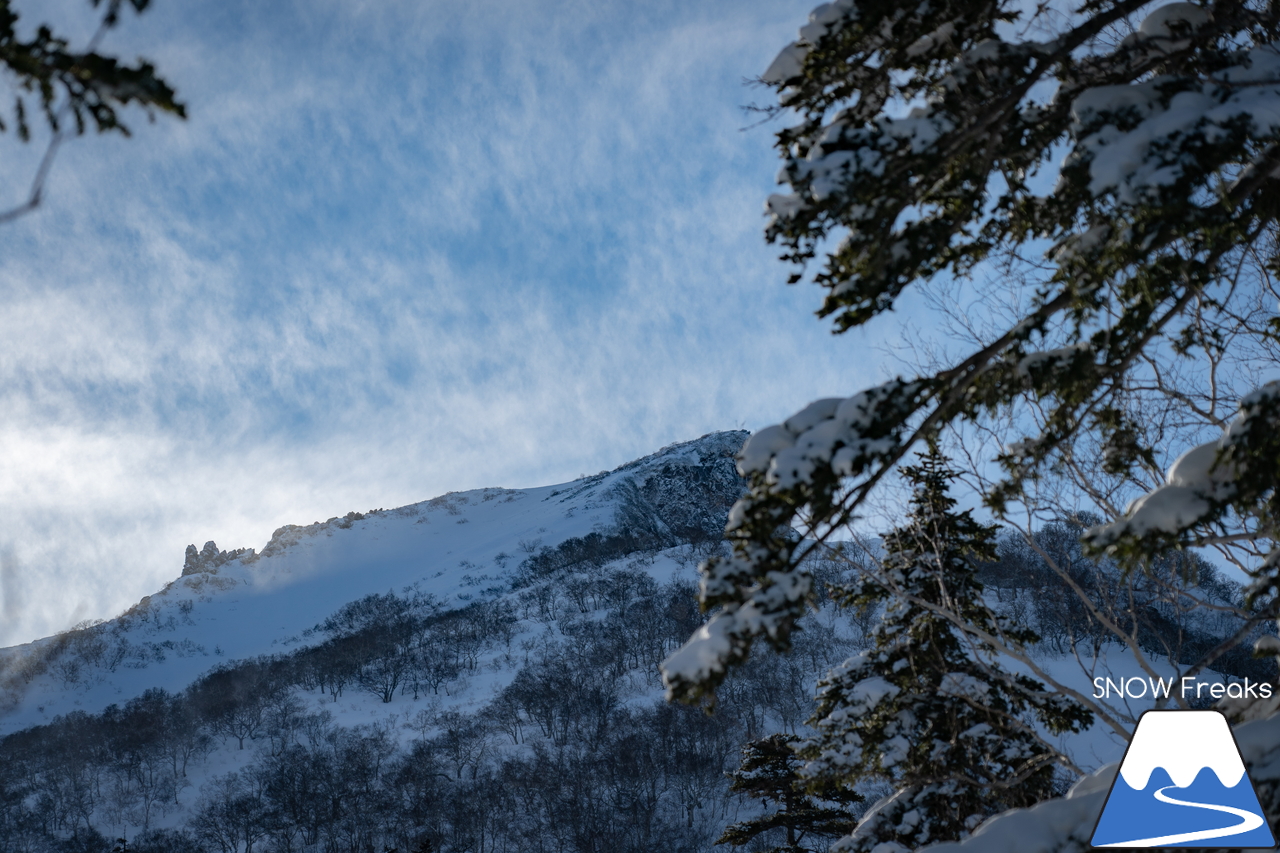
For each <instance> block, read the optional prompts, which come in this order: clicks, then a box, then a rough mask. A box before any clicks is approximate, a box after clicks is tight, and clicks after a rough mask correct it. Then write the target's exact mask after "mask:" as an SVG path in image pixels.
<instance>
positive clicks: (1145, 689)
mask: <svg viewBox="0 0 1280 853" xmlns="http://www.w3.org/2000/svg"><path fill="white" fill-rule="evenodd" d="M1175 684H1176V685H1177V687H1178V692H1179V693H1180V694H1181V696H1182V698H1183V699H1221V698H1222V697H1224V696H1227V697H1230V698H1232V699H1243V698H1249V699H1270V698H1271V689H1272V686H1271V685H1270V684H1260V683H1258V682H1256V681H1250V680H1249V679H1248V678H1246V679H1244V680H1243V681H1231V682H1227V683H1223V682H1220V681H1197V680H1196V679H1195V678H1194V677H1193V676H1190V675H1187V676H1184V677H1183V678H1181V679H1174V678H1153V677H1151V676H1139V675H1135V676H1133V677H1131V678H1104V677H1102V676H1098V677H1097V678H1095V679H1094V680H1093V698H1094V699H1110V698H1112V697H1115V698H1119V699H1144V698H1150V699H1168V698H1169V696H1170V694H1171V693H1172V692H1173V689H1174V685H1175Z"/></svg>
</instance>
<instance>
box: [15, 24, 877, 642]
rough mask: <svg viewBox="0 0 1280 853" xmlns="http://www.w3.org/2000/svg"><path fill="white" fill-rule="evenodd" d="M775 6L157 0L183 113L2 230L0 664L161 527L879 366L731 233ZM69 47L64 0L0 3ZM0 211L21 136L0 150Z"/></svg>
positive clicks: (750, 232)
mask: <svg viewBox="0 0 1280 853" xmlns="http://www.w3.org/2000/svg"><path fill="white" fill-rule="evenodd" d="M811 5H812V0H802V2H789V0H771V2H742V1H741V0H739V2H727V0H725V2H720V0H705V1H704V2H699V3H693V4H691V3H677V2H645V3H634V2H631V3H616V2H593V3H581V2H542V0H522V2H497V0H489V2H483V0H482V2H421V0H413V1H412V2H398V0H380V2H377V3H374V2H360V0H307V2H283V1H282V2H272V3H252V2H234V0H232V1H231V2H227V0H218V2H207V1H206V0H197V2H184V3H178V2H175V0H155V2H154V8H153V9H151V10H150V11H148V12H147V13H146V14H145V15H143V16H142V17H140V18H138V17H135V16H132V15H128V16H126V19H125V21H124V22H123V24H122V25H121V27H120V28H119V29H118V30H117V31H115V32H113V33H112V34H111V35H110V36H109V38H108V40H107V42H106V43H105V45H104V49H106V50H108V51H111V52H116V53H118V54H120V55H123V56H125V57H132V56H135V55H138V54H142V55H145V56H147V57H148V58H150V59H153V60H154V61H155V62H156V64H157V65H158V66H159V68H160V69H161V70H162V72H163V73H164V74H165V75H166V76H167V77H168V78H169V80H170V81H171V82H172V83H173V84H174V85H175V86H176V87H177V89H178V91H179V94H180V96H181V98H182V99H183V100H184V101H185V102H186V103H187V105H188V109H189V113H190V119H189V120H188V121H187V122H185V123H179V122H176V121H172V120H164V119H162V120H160V121H158V122H157V123H155V124H148V123H147V122H146V120H145V119H144V118H142V117H140V116H134V117H133V118H134V121H133V122H132V124H133V127H134V130H135V134H134V138H133V139H129V140H125V139H118V138H114V137H106V138H83V139H78V140H75V141H74V142H72V143H71V144H68V145H67V146H66V147H65V148H64V149H63V152H62V154H61V155H60V157H59V159H58V161H57V163H56V166H55V168H54V171H53V174H52V177H51V179H50V181H49V185H48V189H47V202H46V204H45V205H44V206H42V208H41V209H40V210H39V211H37V212H36V213H35V214H33V215H31V216H29V217H27V218H25V219H23V220H21V221H19V222H17V223H15V224H11V225H8V226H4V227H3V230H0V247H2V248H0V294H2V295H3V300H4V305H5V311H4V312H3V313H2V314H0V324H2V328H0V379H2V381H0V437H2V438H3V440H2V441H0V470H2V471H3V474H2V475H0V512H2V513H3V517H4V518H5V524H4V525H3V527H0V645H8V644H12V643H16V642H23V641H26V640H29V639H32V638H34V637H37V636H40V635H44V634H48V633H50V632H52V631H55V630H59V629H62V628H66V627H68V626H70V625H71V624H73V623H75V622H77V621H79V620H81V619H87V618H102V617H109V616H111V615H114V614H115V613H117V612H119V611H120V610H121V609H123V608H124V607H127V606H128V605H130V604H132V603H133V602H135V601H137V600H138V598H140V597H141V596H142V595H145V594H148V593H150V592H153V591H155V590H156V589H158V588H159V587H160V586H161V585H162V584H163V583H164V582H166V581H167V580H170V579H172V578H173V577H175V576H176V575H177V574H178V573H179V572H180V570H181V564H182V552H183V549H184V548H185V546H186V545H187V544H188V543H195V544H196V545H197V546H199V545H201V544H202V543H203V542H204V541H205V540H207V539H214V540H216V541H217V542H218V544H219V546H220V547H223V548H230V547H241V546H252V547H258V548H260V547H261V546H262V545H263V544H264V543H265V542H266V540H267V539H268V537H269V536H270V534H271V531H272V530H273V529H275V528H276V527H278V526H279V525H281V524H285V523H304V524H305V523H309V522H311V521H315V520H320V519H325V518H328V517H330V516H333V515H339V514H343V513H345V512H347V511H348V510H352V509H358V510H365V509H369V508H371V507H378V506H386V507H391V506H397V505H400V504H404V503H409V502H413V501H417V500H422V499H425V498H429V497H432V496H434V495H437V494H440V493H442V492H445V491H449V490H456V489H469V488H476V487H481V486H492V485H500V486H507V487H520V486H533V485H540V484H544V483H552V482H558V481H564V480H568V479H572V478H573V477H575V476H577V475H578V474H580V473H594V472H596V471H598V470H601V469H605V468H612V467H614V466H616V465H618V464H620V463H622V462H625V461H628V460H630V459H632V458H634V457H636V456H639V455H643V454H645V453H648V452H651V451H653V450H655V449H657V448H659V447H661V446H662V445H664V444H668V443H670V442H674V441H681V440H685V439H689V438H694V437H697V436H698V435H701V434H703V433H706V432H710V431H713V430H718V429H731V428H735V427H746V428H748V429H755V428H758V427H760V426H763V425H765V424H768V423H772V422H775V421H776V420H778V419H779V418H782V417H785V416H786V415H788V414H790V413H791V412H793V411H795V410H797V409H799V408H801V407H802V406H803V405H804V404H805V403H807V402H808V401H809V400H811V399H813V398H815V397H820V396H832V395H840V394H848V393H852V392H854V391H856V390H858V389H860V388H861V387H864V386H865V385H867V384H869V383H871V382H874V381H878V380H880V379H882V378H884V376H883V374H884V368H882V367H881V365H882V364H884V363H885V362H884V358H883V356H882V348H881V347H882V345H884V344H885V343H886V342H888V341H890V339H889V338H888V337H883V338H880V339H877V338H875V337H869V336H867V335H864V334H862V333H855V334H850V335H846V336H843V337H841V338H833V337H832V336H831V335H830V332H829V326H828V325H826V324H824V323H822V322H820V321H818V320H816V319H815V318H814V317H813V314H812V312H813V310H814V309H815V308H816V307H817V304H818V294H817V293H815V292H814V290H813V289H812V288H811V287H804V286H801V287H798V288H797V287H793V288H788V287H786V286H785V285H784V284H783V282H784V281H785V278H786V274H787V272H788V270H787V269H786V268H785V267H784V266H783V265H782V264H781V263H779V262H778V261H777V260H775V255H776V252H775V251H774V250H773V249H772V248H771V247H769V246H767V245H766V244H765V243H764V240H763V237H762V229H763V216H762V203H763V200H764V198H765V196H766V195H767V194H768V193H769V192H771V191H772V189H773V177H774V174H775V173H776V171H777V162H776V159H775V156H774V154H773V152H772V150H771V148H770V142H771V139H772V136H771V134H772V128H771V127H768V126H766V127H758V128H755V129H748V130H743V128H744V126H746V125H748V124H750V123H751V121H752V120H753V119H752V117H751V116H749V115H747V114H745V113H744V112H743V111H742V110H741V106H742V105H743V104H747V103H750V102H753V101H754V102H763V101H767V99H768V95H769V93H768V92H767V91H764V90H759V89H751V88H748V87H746V86H744V85H743V81H744V79H745V78H749V77H752V76H754V75H756V74H758V73H760V72H761V71H763V69H764V68H765V67H766V66H767V65H768V63H769V61H770V60H771V59H772V58H773V56H774V54H776V52H777V51H778V50H779V49H780V48H782V47H783V46H784V45H785V44H786V43H787V42H788V41H789V40H790V39H791V38H794V33H795V30H796V28H797V27H798V26H799V25H800V24H801V23H803V21H804V18H805V15H806V14H807V12H808V10H809V7H810V6H811ZM18 8H19V10H20V11H21V12H22V13H23V14H24V21H26V22H27V23H28V24H33V23H35V22H36V21H37V20H41V19H43V20H51V21H55V22H57V23H58V24H59V26H60V27H62V28H63V29H64V30H66V31H69V32H72V33H75V34H77V35H78V36H80V37H81V42H80V43H81V44H82V43H83V38H84V36H85V35H87V31H88V29H89V27H90V26H91V24H92V17H91V13H90V11H89V7H88V3H87V2H86V0H55V2H31V0H26V2H19V3H18ZM0 144H3V145H4V146H5V155H6V156H5V158H3V163H2V164H0V181H2V182H0V192H3V193H4V195H5V198H4V201H5V202H6V203H7V202H8V201H16V200H17V199H18V198H19V197H20V196H21V194H22V191H23V190H24V188H25V185H26V182H27V181H28V180H29V177H30V174H31V172H32V170H33V169H34V163H35V159H36V158H37V157H38V155H39V153H40V148H39V146H38V145H36V144H33V145H31V146H27V147H26V148H25V149H23V147H22V146H20V145H19V144H18V143H17V142H16V141H15V140H14V139H13V138H12V137H3V138H0Z"/></svg>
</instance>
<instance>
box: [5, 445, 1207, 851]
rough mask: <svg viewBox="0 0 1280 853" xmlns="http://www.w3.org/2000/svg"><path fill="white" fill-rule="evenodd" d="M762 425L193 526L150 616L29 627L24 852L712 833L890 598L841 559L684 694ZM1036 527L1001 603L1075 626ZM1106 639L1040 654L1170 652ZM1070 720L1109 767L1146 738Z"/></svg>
mask: <svg viewBox="0 0 1280 853" xmlns="http://www.w3.org/2000/svg"><path fill="white" fill-rule="evenodd" d="M745 438H746V434H745V433H742V432H726V433H715V434H711V435H708V436H704V437H703V438H701V439H698V440H696V441H691V442H687V443H683V444H677V445H673V446H671V447H668V448H665V449H664V450H662V451H659V452H658V453H655V454H653V455H652V456H648V457H645V458H643V459H640V460H637V461H635V462H632V463H630V464H628V465H624V466H622V467H620V468H618V469H616V470H614V471H612V472H602V473H601V474H598V475H595V476H593V477H585V478H582V479H579V480H577V481H575V482H572V483H568V484H564V485H560V486H548V487H544V488H537V489H525V490H506V489H482V490H477V491H473V492H465V493H454V494H448V495H444V496H441V497H438V498H434V499H432V500H428V501H424V502H422V503H418V504H413V505H410V506H406V507H401V508H399V509H392V510H375V511H370V512H367V513H349V514H347V515H346V516H343V517H335V518H331V519H329V520H328V521H325V522H317V523H315V524H311V525H308V526H305V527H304V526H292V525H290V526H286V527H284V528H281V529H280V530H278V531H276V533H275V534H274V535H273V536H272V539H271V541H270V542H268V543H267V544H266V545H265V547H263V548H262V550H261V551H260V552H259V551H253V550H250V549H239V550H232V551H224V550H219V549H218V548H217V547H216V546H214V545H213V544H212V543H209V544H208V545H206V546H205V548H203V549H196V548H195V547H192V548H190V549H188V552H187V554H186V558H185V564H184V566H183V569H182V575H181V576H180V577H179V578H177V579H176V580H175V581H174V582H172V583H171V584H169V585H168V586H166V588H165V589H163V590H161V591H159V592H157V593H155V594H154V595H151V596H149V597H148V598H146V599H144V600H143V601H141V602H139V604H138V605H136V606H135V607H133V608H131V609H130V610H129V611H128V612H127V613H125V614H123V615H122V616H120V617H118V618H116V619H114V620H111V621H109V622H106V623H102V624H99V625H92V626H87V627H83V628H80V629H77V630H74V631H71V632H68V633H66V634H62V635H59V636H56V637H51V638H46V639H44V640H41V641H38V642H36V643H31V644H29V645H26V646H20V647H15V648H10V649H4V650H0V674H2V678H3V684H2V688H3V692H2V693H0V699H2V701H0V853H8V851H11V850H12V851H14V853H17V851H21V853H45V851H49V853H63V851H69V850H75V851H76V853H107V851H109V850H110V846H107V842H106V841H105V839H106V838H117V837H122V836H127V837H129V838H131V839H134V840H133V841H132V842H131V845H132V846H131V847H130V849H131V850H134V851H140V853H160V851H164V853H202V851H203V853H213V851H218V850H220V851H225V853H242V851H244V853H247V851H248V850H249V849H250V848H251V847H252V849H253V850H273V851H274V850H278V851H284V850H288V851H291V853H292V851H298V850H301V851H305V853H317V851H321V850H324V851H335V853H336V852H337V851H353V853H354V851H367V850H374V851H378V850H382V849H384V848H387V849H390V848H395V849H404V850H418V849H421V850H432V851H437V850H439V851H458V853H461V851H476V852H477V853H479V852H480V851H483V853H491V851H493V852H494V853H496V851H512V853H515V851H520V853H523V851H526V850H539V849H556V850H564V851H590V853H604V851H609V853H614V851H633V850H634V851H637V853H638V852H639V851H648V850H654V849H661V850H664V851H668V853H706V851H710V850H712V849H713V847H714V842H715V840H716V838H717V837H718V836H719V834H720V832H721V831H723V830H724V828H725V827H726V826H727V825H728V824H730V823H732V822H734V821H737V820H740V819H742V818H743V817H751V816H753V815H757V814H759V810H760V806H759V805H758V804H756V803H753V802H752V801H750V800H749V799H748V798H745V797H740V796H737V795H734V794H733V793H731V792H730V790H729V783H728V780H727V778H726V773H727V772H728V771H730V770H732V769H733V768H734V767H735V766H736V765H737V760H738V757H739V754H740V750H741V749H742V747H743V746H744V745H745V744H747V743H748V742H750V741H754V740H757V739H760V738H765V737H768V736H770V735H772V734H775V733H778V732H788V733H792V734H803V733H804V732H805V725H806V720H807V719H808V718H809V716H810V715H811V714H812V712H813V688H814V683H815V681H816V679H817V678H818V677H819V676H820V675H822V674H824V673H825V672H826V671H827V670H828V669H829V668H830V667H832V666H834V665H837V664H839V663H840V662H841V661H842V660H844V659H845V658H847V657H849V656H850V655H852V654H854V653H856V652H857V651H858V650H860V649H862V648H864V647H865V646H866V643H867V633H866V632H867V631H868V630H869V629H870V627H871V626H872V625H873V624H874V621H875V619H874V617H875V614H874V613H852V612H849V611H844V610H840V609H838V608H836V607H835V606H834V605H833V604H832V602H831V601H830V599H829V597H828V596H827V593H826V590H827V589H828V588H829V585H830V584H833V583H841V582H843V581H847V580H848V579H849V577H850V576H851V575H850V574H849V573H850V572H852V571H854V570H855V569H854V565H855V562H856V561H842V560H836V559H832V560H818V561H815V562H814V564H813V565H812V566H811V568H812V570H813V572H814V574H815V577H816V578H817V580H818V584H817V590H818V599H819V600H818V605H819V606H818V607H817V611H816V612H815V613H813V614H812V615H811V616H810V617H809V618H808V619H807V620H806V622H805V624H804V625H803V630H801V631H800V632H798V634H797V635H796V637H795V643H794V649H793V651H792V652H791V653H790V654H788V655H777V654H773V653H769V652H766V651H765V650H763V649H761V650H757V652H756V653H755V654H753V655H752V657H751V659H750V660H749V661H748V662H747V663H746V664H745V665H743V666H742V667H740V668H739V669H738V670H736V671H735V672H734V673H733V674H731V675H730V677H729V678H728V679H727V680H726V682H725V684H724V685H723V687H722V689H721V691H720V705H719V708H718V710H717V712H716V714H715V715H714V716H713V717H708V716H706V715H704V714H703V713H701V712H700V711H698V710H695V709H691V708H686V707H683V706H673V705H670V704H667V703H666V702H664V701H663V698H662V684H661V681H660V678H659V675H658V666H657V665H658V663H659V662H660V661H661V660H662V659H663V658H664V657H666V656H667V655H669V654H670V653H671V652H673V651H674V650H675V649H676V648H678V647H679V646H680V644H681V643H683V642H684V641H685V640H686V639H687V638H688V637H689V636H690V634H691V633H692V632H693V631H694V630H695V629H696V628H697V626H698V625H699V624H700V623H701V620H702V616H701V614H700V613H699V612H698V609H697V606H696V587H697V573H696V566H697V564H698V562H699V561H700V560H701V559H703V558H705V557H706V556H708V555H709V554H711V553H713V552H715V551H717V550H721V549H723V547H724V544H723V542H722V533H723V529H724V525H725V521H726V518H727V514H728V511H729V509H730V507H731V506H732V504H733V502H734V500H735V499H736V498H737V497H738V496H739V495H740V494H741V493H742V488H743V484H742V480H741V479H740V478H739V476H738V474H737V471H736V468H735V464H734V456H735V454H736V453H737V451H738V449H739V448H740V447H741V445H742V442H743V440H744V439H745ZM875 550H876V549H875V547H874V545H872V546H870V547H869V550H867V551H864V552H863V554H864V556H865V557H868V558H869V555H874V552H875ZM1012 553H1013V552H1008V553H1007V554H1006V555H1005V556H1006V559H1005V560H1004V561H1003V562H1001V563H999V564H992V565H990V566H987V567H986V569H985V570H984V571H985V573H986V574H987V575H988V576H989V581H990V584H991V586H990V587H989V591H988V597H989V601H990V604H991V606H993V607H996V608H998V609H1001V610H1002V611H1007V612H1008V613H1009V614H1010V615H1011V616H1017V615H1018V614H1023V615H1022V616H1020V617H1019V618H1025V619H1028V620H1033V621H1034V622H1035V624H1036V625H1040V624H1041V623H1043V626H1044V627H1050V626H1051V625H1050V623H1051V621H1052V620H1051V619H1049V617H1048V616H1046V615H1044V614H1041V615H1040V616H1036V615H1035V614H1036V613H1037V612H1038V611H1037V610H1036V608H1035V607H1032V606H1031V605H1030V603H1029V602H1030V601H1039V600H1045V599H1047V598H1048V597H1049V596H1050V593H1051V589H1050V588H1049V587H1047V586H1045V585H1044V584H1038V585H1037V584H1036V583H1031V581H1032V578H1031V576H1030V575H1028V574H1027V573H1026V571H1025V570H1026V566H1025V565H1023V566H1022V569H1019V568H1018V565H1022V564H1016V561H1015V560H1014V558H1013V556H1012ZM175 562H176V561H175ZM1029 584H1030V586H1028V585H1029ZM1023 587H1027V588H1026V589H1024V588H1023ZM1031 587H1034V588H1031ZM1055 612H1056V608H1055V607H1049V608H1048V609H1047V613H1049V614H1050V615H1052V614H1053V613H1055ZM1078 651H1079V650H1077V652H1078ZM1095 651H1097V652H1098V653H1099V654H1100V657H1098V658H1097V659H1089V660H1087V661H1085V667H1084V668H1082V663H1081V660H1080V659H1079V658H1078V655H1077V654H1076V653H1072V652H1071V651H1070V650H1068V651H1066V652H1064V651H1063V650H1062V649H1057V650H1056V651H1055V648H1054V646H1053V644H1052V643H1050V642H1048V641H1046V642H1045V643H1043V644H1041V645H1040V646H1038V647H1037V648H1036V649H1035V650H1034V655H1035V657H1034V661H1032V663H1034V665H1035V667H1036V668H1037V669H1038V673H1039V674H1043V675H1046V676H1049V677H1051V678H1052V679H1053V680H1054V681H1056V682H1057V683H1059V684H1063V685H1068V686H1069V687H1071V688H1072V689H1074V690H1077V691H1081V692H1084V693H1087V692H1089V690H1090V689H1091V683H1090V679H1091V678H1092V677H1093V676H1094V675H1105V676H1109V677H1112V678H1114V679H1131V678H1137V679H1141V678H1142V677H1143V676H1144V675H1145V674H1146V671H1145V670H1144V669H1143V668H1142V667H1140V666H1139V664H1138V663H1137V661H1136V660H1134V659H1133V658H1132V656H1131V655H1129V654H1128V653H1127V651H1126V650H1125V649H1123V648H1122V647H1121V646H1119V645H1108V644H1105V643H1104V644H1102V645H1100V646H1099V647H1098V649H1095ZM1014 669H1016V670H1017V671H1020V672H1024V673H1028V674H1033V673H1030V671H1029V670H1028V669H1027V668H1026V666H1023V665H1017V664H1015V665H1014ZM1156 671H1157V673H1158V674H1159V675H1161V676H1164V677H1169V676H1172V675H1173V674H1174V672H1175V671H1174V669H1172V668H1167V667H1164V666H1161V665H1160V664H1159V663H1158V662H1156ZM1206 677H1208V676H1207V675H1206ZM1114 704H1116V703H1113V705H1114ZM1119 704H1120V705H1121V706H1124V707H1123V708H1122V710H1123V711H1124V712H1125V713H1128V714H1132V715H1133V716H1136V715H1137V714H1138V713H1140V712H1141V711H1142V710H1144V709H1145V708H1146V707H1149V706H1150V704H1151V702H1150V700H1149V699H1139V700H1134V701H1129V702H1127V703H1124V702H1122V703H1119ZM5 735H8V737H3V736H5ZM1058 746H1059V747H1060V748H1061V749H1062V750H1063V751H1064V752H1066V753H1068V754H1069V755H1071V757H1072V758H1073V760H1074V762H1075V763H1076V765H1077V766H1079V767H1080V768H1082V769H1085V770H1093V769H1095V768H1097V767H1099V766H1100V765H1102V764H1105V763H1106V762H1109V761H1115V760H1117V759H1118V758H1119V757H1120V754H1121V752H1122V751H1123V748H1124V738H1123V737H1121V736H1120V735H1119V734H1118V733H1117V732H1116V731H1114V730H1112V729H1109V728H1108V727H1107V726H1105V725H1102V724H1095V725H1094V726H1093V727H1092V728H1091V729H1090V730H1088V731H1087V732H1084V733H1083V734H1080V735H1076V736H1073V737H1071V738H1070V739H1069V740H1068V739H1064V740H1063V741H1062V742H1061V743H1059V744H1058ZM862 787H863V788H864V789H865V793H866V794H867V796H868V798H869V799H868V802H872V801H874V799H873V798H874V797H875V796H878V795H880V794H883V793H884V792H883V791H881V790H879V789H878V788H877V787H876V785H875V784H871V785H864V786H862ZM814 843H817V842H814ZM68 845H70V846H68Z"/></svg>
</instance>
